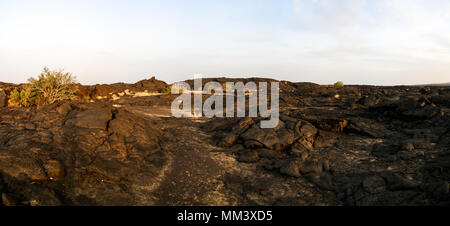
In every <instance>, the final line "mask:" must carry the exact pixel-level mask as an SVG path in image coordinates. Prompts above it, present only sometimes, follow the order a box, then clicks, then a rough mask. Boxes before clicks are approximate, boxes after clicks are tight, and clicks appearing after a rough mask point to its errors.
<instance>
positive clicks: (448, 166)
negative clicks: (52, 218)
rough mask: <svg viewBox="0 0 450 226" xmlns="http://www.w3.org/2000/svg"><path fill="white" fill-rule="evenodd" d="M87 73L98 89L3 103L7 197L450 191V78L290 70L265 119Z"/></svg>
mask: <svg viewBox="0 0 450 226" xmlns="http://www.w3.org/2000/svg"><path fill="white" fill-rule="evenodd" d="M209 80H215V81H218V82H220V83H223V82H226V81H231V80H229V79H225V78H220V79H209ZM249 80H254V81H266V80H264V79H249ZM249 80H243V81H249ZM187 82H188V83H189V82H192V81H187ZM2 87H3V88H2V91H0V104H1V103H7V101H6V102H5V101H4V102H2V100H7V94H8V91H9V90H11V89H12V88H13V87H15V85H12V84H2ZM80 87H81V88H80V90H83V93H81V94H80V95H79V96H80V97H82V96H89V97H90V98H89V101H84V100H83V99H82V98H80V100H75V101H71V102H66V103H55V104H52V105H47V106H41V107H29V108H24V107H22V108H17V107H7V106H6V105H7V104H3V105H1V107H0V193H1V202H0V203H1V205H296V206H299V205H449V204H450V195H449V181H450V173H449V170H450V116H449V113H450V88H445V87H400V86H399V87H373V86H345V87H342V88H335V87H332V86H320V85H316V84H311V83H291V82H280V107H281V109H280V111H281V117H280V123H279V125H278V126H277V127H276V128H274V129H261V128H260V127H259V120H260V119H258V118H213V119H208V118H190V119H187V118H184V119H177V118H172V117H171V114H170V104H171V102H172V100H173V99H174V98H176V96H174V95H162V94H156V93H157V92H158V91H160V90H161V89H164V88H166V87H167V84H166V83H164V82H161V81H158V80H156V79H154V78H153V79H150V80H144V81H141V82H138V83H136V84H113V85H97V86H81V85H80ZM2 98H3V99H2Z"/></svg>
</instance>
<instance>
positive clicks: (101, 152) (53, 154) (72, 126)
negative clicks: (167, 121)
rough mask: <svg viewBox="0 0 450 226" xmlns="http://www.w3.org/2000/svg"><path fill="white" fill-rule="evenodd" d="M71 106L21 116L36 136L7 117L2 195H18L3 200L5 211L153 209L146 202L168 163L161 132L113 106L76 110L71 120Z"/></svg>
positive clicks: (1, 150) (0, 153) (0, 156)
mask: <svg viewBox="0 0 450 226" xmlns="http://www.w3.org/2000/svg"><path fill="white" fill-rule="evenodd" d="M68 106H69V105H66V104H65V105H62V106H59V107H52V106H48V107H45V108H41V109H38V110H32V111H30V112H27V111H28V110H29V109H16V110H14V111H16V113H15V114H17V115H18V116H19V117H22V116H23V118H24V120H29V121H25V122H26V123H25V124H27V123H33V124H35V125H36V131H29V130H22V129H20V128H19V127H16V126H15V124H14V122H13V121H11V122H10V123H11V124H9V123H6V122H7V121H5V120H3V119H4V118H3V117H2V122H3V124H2V126H1V128H0V129H2V130H3V129H7V130H8V133H7V135H4V136H3V138H2V139H3V141H2V142H6V143H7V146H2V147H0V176H1V178H2V179H3V180H2V181H4V182H3V185H4V188H3V190H6V191H8V192H9V194H11V193H12V194H14V195H13V196H11V195H4V197H3V199H4V204H5V205H6V204H14V203H15V204H20V205H21V204H25V205H60V204H64V205H137V204H145V203H147V204H149V203H151V200H149V197H146V196H145V195H143V194H144V193H145V192H146V191H150V190H151V189H152V187H154V184H155V183H156V182H157V180H156V177H157V176H158V175H159V173H160V171H161V169H162V168H163V167H164V165H165V164H166V162H167V157H166V156H165V154H164V152H163V150H162V149H161V146H160V136H161V132H160V131H159V129H158V128H156V127H154V126H153V125H152V124H151V122H149V121H148V120H147V119H143V118H141V117H139V116H137V115H134V114H132V113H130V112H128V111H126V110H122V109H112V108H111V107H110V106H108V105H100V104H88V105H76V106H74V108H75V109H74V110H72V111H71V112H70V113H69V111H70V110H69V109H71V108H72V107H70V108H69V107H68ZM70 106H71V105H70ZM52 108H53V110H51V109H52ZM10 110H12V109H5V110H3V113H5V112H6V111H10ZM66 115H67V116H66ZM30 116H31V117H30ZM42 118H47V119H49V120H42ZM5 123H6V124H5ZM34 134H36V135H37V136H33V135H34ZM30 183H31V184H30ZM5 200H6V202H7V203H5Z"/></svg>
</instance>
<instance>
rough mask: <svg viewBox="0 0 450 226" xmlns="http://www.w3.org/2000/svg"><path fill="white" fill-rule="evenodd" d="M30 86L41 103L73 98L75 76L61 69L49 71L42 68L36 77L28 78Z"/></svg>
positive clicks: (75, 88)
mask: <svg viewBox="0 0 450 226" xmlns="http://www.w3.org/2000/svg"><path fill="white" fill-rule="evenodd" d="M28 81H29V83H30V85H31V86H30V88H31V90H32V91H33V92H36V93H37V94H38V97H39V99H41V101H42V102H43V103H42V104H53V103H55V102H57V101H64V100H71V99H74V98H75V94H76V92H77V90H78V89H77V87H76V85H75V77H74V76H72V74H71V73H64V72H63V71H50V70H49V69H48V68H47V67H45V68H44V70H43V71H42V73H41V74H40V75H39V76H38V79H34V78H30V79H29V80H28Z"/></svg>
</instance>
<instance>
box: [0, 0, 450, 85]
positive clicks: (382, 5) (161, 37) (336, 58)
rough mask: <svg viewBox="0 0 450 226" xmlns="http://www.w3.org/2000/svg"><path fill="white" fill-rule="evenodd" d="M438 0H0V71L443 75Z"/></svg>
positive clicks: (407, 80)
mask: <svg viewBox="0 0 450 226" xmlns="http://www.w3.org/2000/svg"><path fill="white" fill-rule="evenodd" d="M449 12H450V1H448V0H159V1H158V0H77V1H76V0H71V1H68V0H53V1H50V0H34V1H33V0H0V81H7V82H15V83H20V82H26V80H27V78H28V77H30V76H36V75H37V74H39V72H40V71H41V69H42V68H43V67H44V66H49V67H50V68H53V69H65V70H66V71H69V72H72V73H73V74H74V75H75V76H77V78H78V81H80V82H82V83H86V84H94V83H113V82H136V81H138V80H141V79H145V78H149V77H151V76H156V77H157V78H159V79H162V80H165V81H168V82H174V81H178V80H185V79H189V78H192V76H193V75H194V74H202V75H203V76H205V77H219V76H220V77H221V76H227V77H250V76H252V77H253V76H257V77H271V78H276V79H280V80H290V81H310V82H316V83H320V84H330V83H334V82H335V81H337V80H342V81H344V83H346V84H379V85H392V84H422V83H440V82H450V29H449V24H450V13H449Z"/></svg>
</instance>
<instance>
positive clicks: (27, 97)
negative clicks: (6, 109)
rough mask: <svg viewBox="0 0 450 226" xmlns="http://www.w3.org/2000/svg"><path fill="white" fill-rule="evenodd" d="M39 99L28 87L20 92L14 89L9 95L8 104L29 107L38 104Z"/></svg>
mask: <svg viewBox="0 0 450 226" xmlns="http://www.w3.org/2000/svg"><path fill="white" fill-rule="evenodd" d="M38 100H39V97H38V95H37V93H36V92H34V91H33V90H32V89H31V88H30V87H29V86H27V87H25V88H24V89H22V90H19V89H15V90H13V91H12V92H11V93H10V94H9V103H10V105H13V106H18V107H29V106H32V105H36V104H38Z"/></svg>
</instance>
